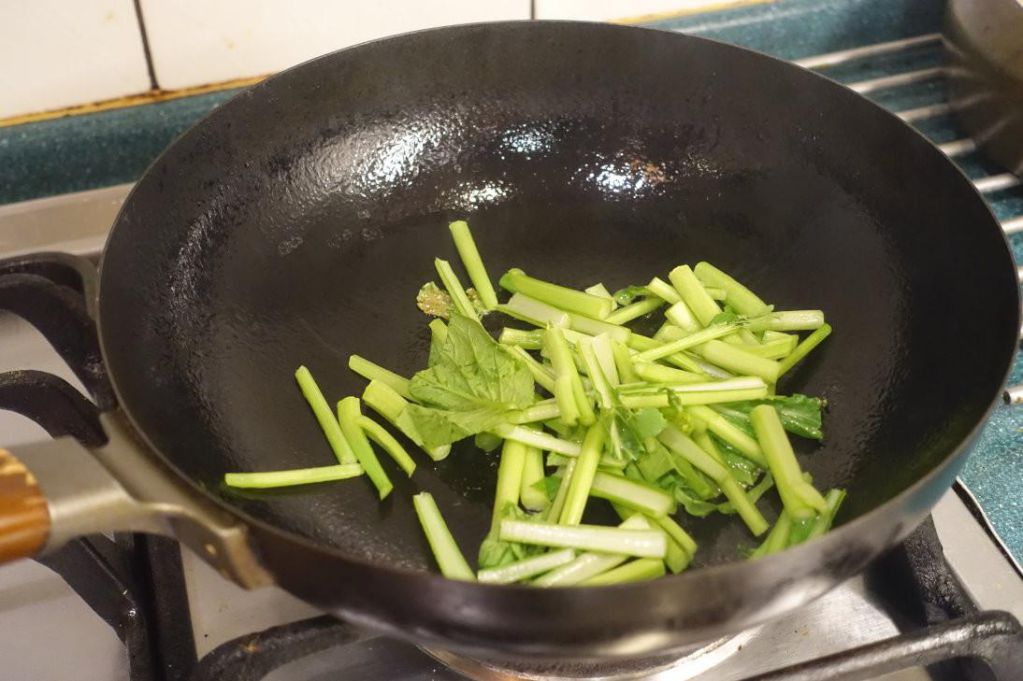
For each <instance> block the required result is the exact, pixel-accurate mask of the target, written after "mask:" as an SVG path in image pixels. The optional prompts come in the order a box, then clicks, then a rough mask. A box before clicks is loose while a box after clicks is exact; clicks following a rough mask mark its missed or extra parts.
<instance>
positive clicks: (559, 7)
mask: <svg viewBox="0 0 1023 681" xmlns="http://www.w3.org/2000/svg"><path fill="white" fill-rule="evenodd" d="M757 1H760V2H766V1H768V0H536V18H537V19H580V20H585V21H614V20H622V19H635V18H638V17H642V16H646V15H657V14H670V13H673V12H684V11H690V10H699V9H705V8H711V7H715V8H716V7H722V6H726V5H729V4H751V3H752V2H757Z"/></svg>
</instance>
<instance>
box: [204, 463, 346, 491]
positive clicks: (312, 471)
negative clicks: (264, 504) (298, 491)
mask: <svg viewBox="0 0 1023 681" xmlns="http://www.w3.org/2000/svg"><path fill="white" fill-rule="evenodd" d="M360 475H362V466H360V465H359V464H357V463H339V464H335V465H333V466H320V467H318V468H293V469H291V470H286V471H261V472H259V473H225V474H224V483H225V484H226V485H227V486H228V487H239V488H248V489H268V488H271V487H290V486H292V485H311V484H313V483H316V482H331V481H333V480H347V479H348V478H355V477H358V476H360Z"/></svg>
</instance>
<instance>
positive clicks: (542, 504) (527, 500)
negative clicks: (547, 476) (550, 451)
mask: <svg viewBox="0 0 1023 681" xmlns="http://www.w3.org/2000/svg"><path fill="white" fill-rule="evenodd" d="M543 481H544V474H543V452H541V451H540V450H539V449H537V448H536V447H526V455H525V461H524V462H523V464H522V483H521V486H520V489H519V501H520V502H521V503H522V507H523V508H525V509H526V510H527V511H533V512H538V511H543V510H545V509H546V508H547V507H548V506H550V505H551V499H550V497H549V496H547V493H546V492H545V491H543V490H541V489H539V488H537V485H538V484H542V483H543Z"/></svg>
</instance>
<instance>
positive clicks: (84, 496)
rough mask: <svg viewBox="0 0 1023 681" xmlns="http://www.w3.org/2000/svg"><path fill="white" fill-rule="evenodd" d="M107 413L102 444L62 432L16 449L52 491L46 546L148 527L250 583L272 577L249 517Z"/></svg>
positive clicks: (245, 584) (47, 491) (269, 580)
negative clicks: (196, 484)
mask: <svg viewBox="0 0 1023 681" xmlns="http://www.w3.org/2000/svg"><path fill="white" fill-rule="evenodd" d="M100 419H101V422H102V424H103V429H104V431H105V432H106V433H107V435H108V437H109V440H108V442H107V443H106V444H105V445H103V446H101V447H97V448H95V449H91V450H90V449H87V448H86V447H84V446H83V445H81V444H79V443H78V442H77V441H75V440H73V439H71V438H60V439H57V440H51V441H47V442H43V443H40V444H33V445H27V446H22V447H17V448H12V450H11V451H12V453H13V454H14V455H15V457H17V459H18V460H20V461H21V463H22V464H24V466H25V468H26V469H27V470H28V471H30V472H31V474H32V476H33V477H34V478H35V481H36V483H37V484H38V486H39V488H40V489H41V490H42V493H43V495H44V496H45V497H46V503H47V507H48V510H49V515H50V531H49V535H48V537H47V539H46V542H45V544H44V546H43V549H42V551H43V553H47V552H50V551H54V550H56V549H58V548H60V547H61V546H63V545H64V544H65V543H66V542H67V541H68V540H70V539H73V538H74V537H77V536H81V535H85V534H97V533H107V532H117V531H130V532H147V533H152V534H162V535H168V536H173V537H175V538H177V539H178V540H180V541H181V542H182V543H184V544H186V545H188V546H190V547H191V548H192V549H193V550H195V551H196V552H197V553H198V554H199V555H200V556H202V557H203V558H204V559H205V560H206V561H207V562H209V563H210V564H212V565H213V566H214V567H216V568H217V569H218V570H220V572H221V573H223V574H224V575H225V576H227V577H228V578H230V579H232V580H234V581H235V582H237V583H238V584H240V585H241V586H243V587H247V588H254V587H258V586H263V585H266V584H270V583H272V582H273V579H272V577H271V576H270V574H269V573H267V572H266V570H264V569H263V567H262V566H261V565H260V564H259V562H258V560H257V558H256V556H255V554H254V553H253V551H252V548H251V546H250V544H249V542H248V531H247V528H246V527H245V525H244V524H242V523H241V522H240V521H238V520H237V519H236V518H234V517H233V516H231V515H230V514H228V513H227V512H226V511H224V510H223V509H221V508H219V507H217V506H216V505H215V504H213V503H212V502H210V501H208V500H206V499H203V498H201V497H200V496H199V495H197V494H196V492H195V491H194V490H192V489H191V488H190V487H189V486H188V485H187V484H186V483H185V482H183V481H182V480H180V479H179V478H178V477H177V474H175V473H174V472H173V471H170V470H168V469H167V467H166V466H165V465H164V464H163V463H162V462H161V461H159V460H158V459H157V458H156V457H155V456H153V455H152V454H151V453H150V452H149V451H147V449H146V447H145V446H144V445H143V444H142V443H140V442H139V441H138V440H137V439H136V438H135V436H134V435H133V434H132V431H131V429H130V427H129V426H128V425H127V424H126V423H125V421H124V419H123V417H122V416H120V415H118V414H117V413H108V414H104V415H102V416H101V417H100Z"/></svg>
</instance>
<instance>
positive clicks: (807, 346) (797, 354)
mask: <svg viewBox="0 0 1023 681" xmlns="http://www.w3.org/2000/svg"><path fill="white" fill-rule="evenodd" d="M830 335H831V326H830V325H828V324H822V325H821V327H820V328H819V329H817V330H816V331H814V332H813V333H811V334H810V335H809V336H807V337H806V339H804V340H803V342H802V343H800V344H799V345H797V346H796V349H795V350H793V351H792V354H790V355H789V356H788V357H786V358H785V359H783V360H782V361H781V366H780V367H779V372H778V375H779V376H780V375H781V374H784V373H785V372H787V371H788V370H789V369H791V368H792V367H793V366H795V365H796V363H797V362H799V360H801V359H803V358H804V357H806V356H807V355H808V354H810V351H812V350H813V349H814V348H816V347H817V346H818V345H820V344H821V343H823V342H824V339H825V338H827V337H828V336H830Z"/></svg>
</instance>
